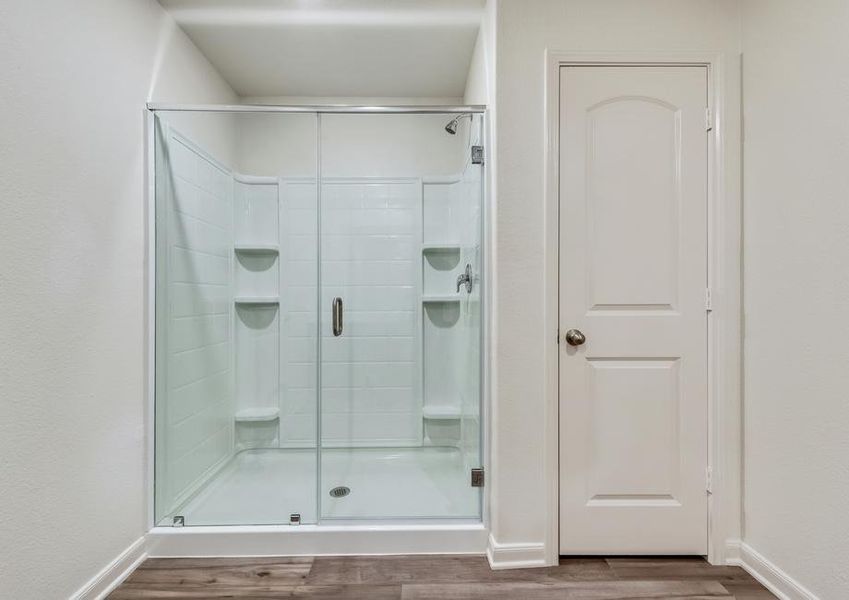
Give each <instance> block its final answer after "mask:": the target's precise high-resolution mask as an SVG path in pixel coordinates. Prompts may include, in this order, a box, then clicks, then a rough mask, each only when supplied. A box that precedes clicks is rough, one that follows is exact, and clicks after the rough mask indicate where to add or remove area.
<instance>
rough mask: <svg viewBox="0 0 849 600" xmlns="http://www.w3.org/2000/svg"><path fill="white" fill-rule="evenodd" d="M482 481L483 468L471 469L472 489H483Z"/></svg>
mask: <svg viewBox="0 0 849 600" xmlns="http://www.w3.org/2000/svg"><path fill="white" fill-rule="evenodd" d="M484 479H485V477H484V472H483V467H475V468H474V469H472V487H483V484H484Z"/></svg>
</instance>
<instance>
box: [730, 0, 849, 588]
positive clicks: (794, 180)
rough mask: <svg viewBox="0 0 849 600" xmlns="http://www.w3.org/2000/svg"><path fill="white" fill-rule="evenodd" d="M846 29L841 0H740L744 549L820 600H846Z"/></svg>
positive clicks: (848, 17) (848, 7)
mask: <svg viewBox="0 0 849 600" xmlns="http://www.w3.org/2000/svg"><path fill="white" fill-rule="evenodd" d="M847 29H849V4H847V3H846V2H844V1H842V0H819V1H817V2H805V3H800V2H793V1H790V0H780V1H777V0H745V1H744V2H743V90H744V95H743V97H744V111H745V124H746V125H745V140H746V144H745V161H744V165H745V173H744V174H745V178H744V182H745V183H744V186H745V187H744V206H745V214H744V222H745V231H744V239H745V276H744V282H745V316H746V319H745V323H746V330H745V374H746V376H745V395H744V405H745V424H746V428H745V481H744V486H745V496H744V497H745V501H744V510H745V524H744V530H745V531H744V541H745V542H746V543H747V544H749V545H750V546H751V547H752V548H754V549H755V550H756V551H757V552H759V553H760V554H762V555H763V556H764V557H766V558H767V559H768V560H770V561H772V562H773V563H774V564H775V565H777V566H778V567H779V568H780V569H782V570H784V571H785V572H786V573H787V574H788V575H789V576H790V577H792V578H794V579H795V580H796V581H797V582H798V583H800V584H801V585H803V586H805V587H807V588H808V589H809V590H810V591H811V592H813V593H814V594H816V595H817V596H818V597H819V598H821V599H822V600H837V599H838V598H846V597H847V595H849V569H847V567H846V566H847V565H849V519H847V517H846V514H847V499H849V466H847V465H849V402H847V389H849V371H847V369H846V364H847V361H849V349H847V346H846V343H845V340H846V339H847V337H849V317H847V310H846V305H847V300H849V202H847V190H849V169H847V165H849V141H847V140H849V121H847V118H846V115H847V113H849V71H847V69H846V55H847V53H849V39H847V37H846V31H847ZM794 330H798V331H800V332H801V333H802V335H801V336H800V337H799V338H794V337H792V335H791V333H792V331H794Z"/></svg>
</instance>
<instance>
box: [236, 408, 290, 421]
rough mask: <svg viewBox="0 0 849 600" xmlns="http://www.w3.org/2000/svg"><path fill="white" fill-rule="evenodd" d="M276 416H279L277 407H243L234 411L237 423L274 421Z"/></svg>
mask: <svg viewBox="0 0 849 600" xmlns="http://www.w3.org/2000/svg"><path fill="white" fill-rule="evenodd" d="M278 418H280V410H279V409H277V408H243V409H242V410H238V411H236V422H237V423H258V422H263V421H275V420H277V419H278Z"/></svg>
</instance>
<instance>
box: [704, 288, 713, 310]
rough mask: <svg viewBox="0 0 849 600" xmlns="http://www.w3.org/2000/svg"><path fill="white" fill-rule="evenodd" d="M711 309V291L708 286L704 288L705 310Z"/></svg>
mask: <svg viewBox="0 0 849 600" xmlns="http://www.w3.org/2000/svg"><path fill="white" fill-rule="evenodd" d="M712 310H713V292H712V291H711V289H710V288H705V311H707V312H710V311H712Z"/></svg>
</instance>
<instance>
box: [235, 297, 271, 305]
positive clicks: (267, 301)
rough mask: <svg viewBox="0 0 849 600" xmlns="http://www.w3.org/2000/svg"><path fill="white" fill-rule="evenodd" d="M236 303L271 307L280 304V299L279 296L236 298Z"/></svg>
mask: <svg viewBox="0 0 849 600" xmlns="http://www.w3.org/2000/svg"><path fill="white" fill-rule="evenodd" d="M234 302H235V303H236V304H240V305H245V306H269V305H275V304H280V298H278V297H277V296H236V298H235V299H234Z"/></svg>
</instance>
